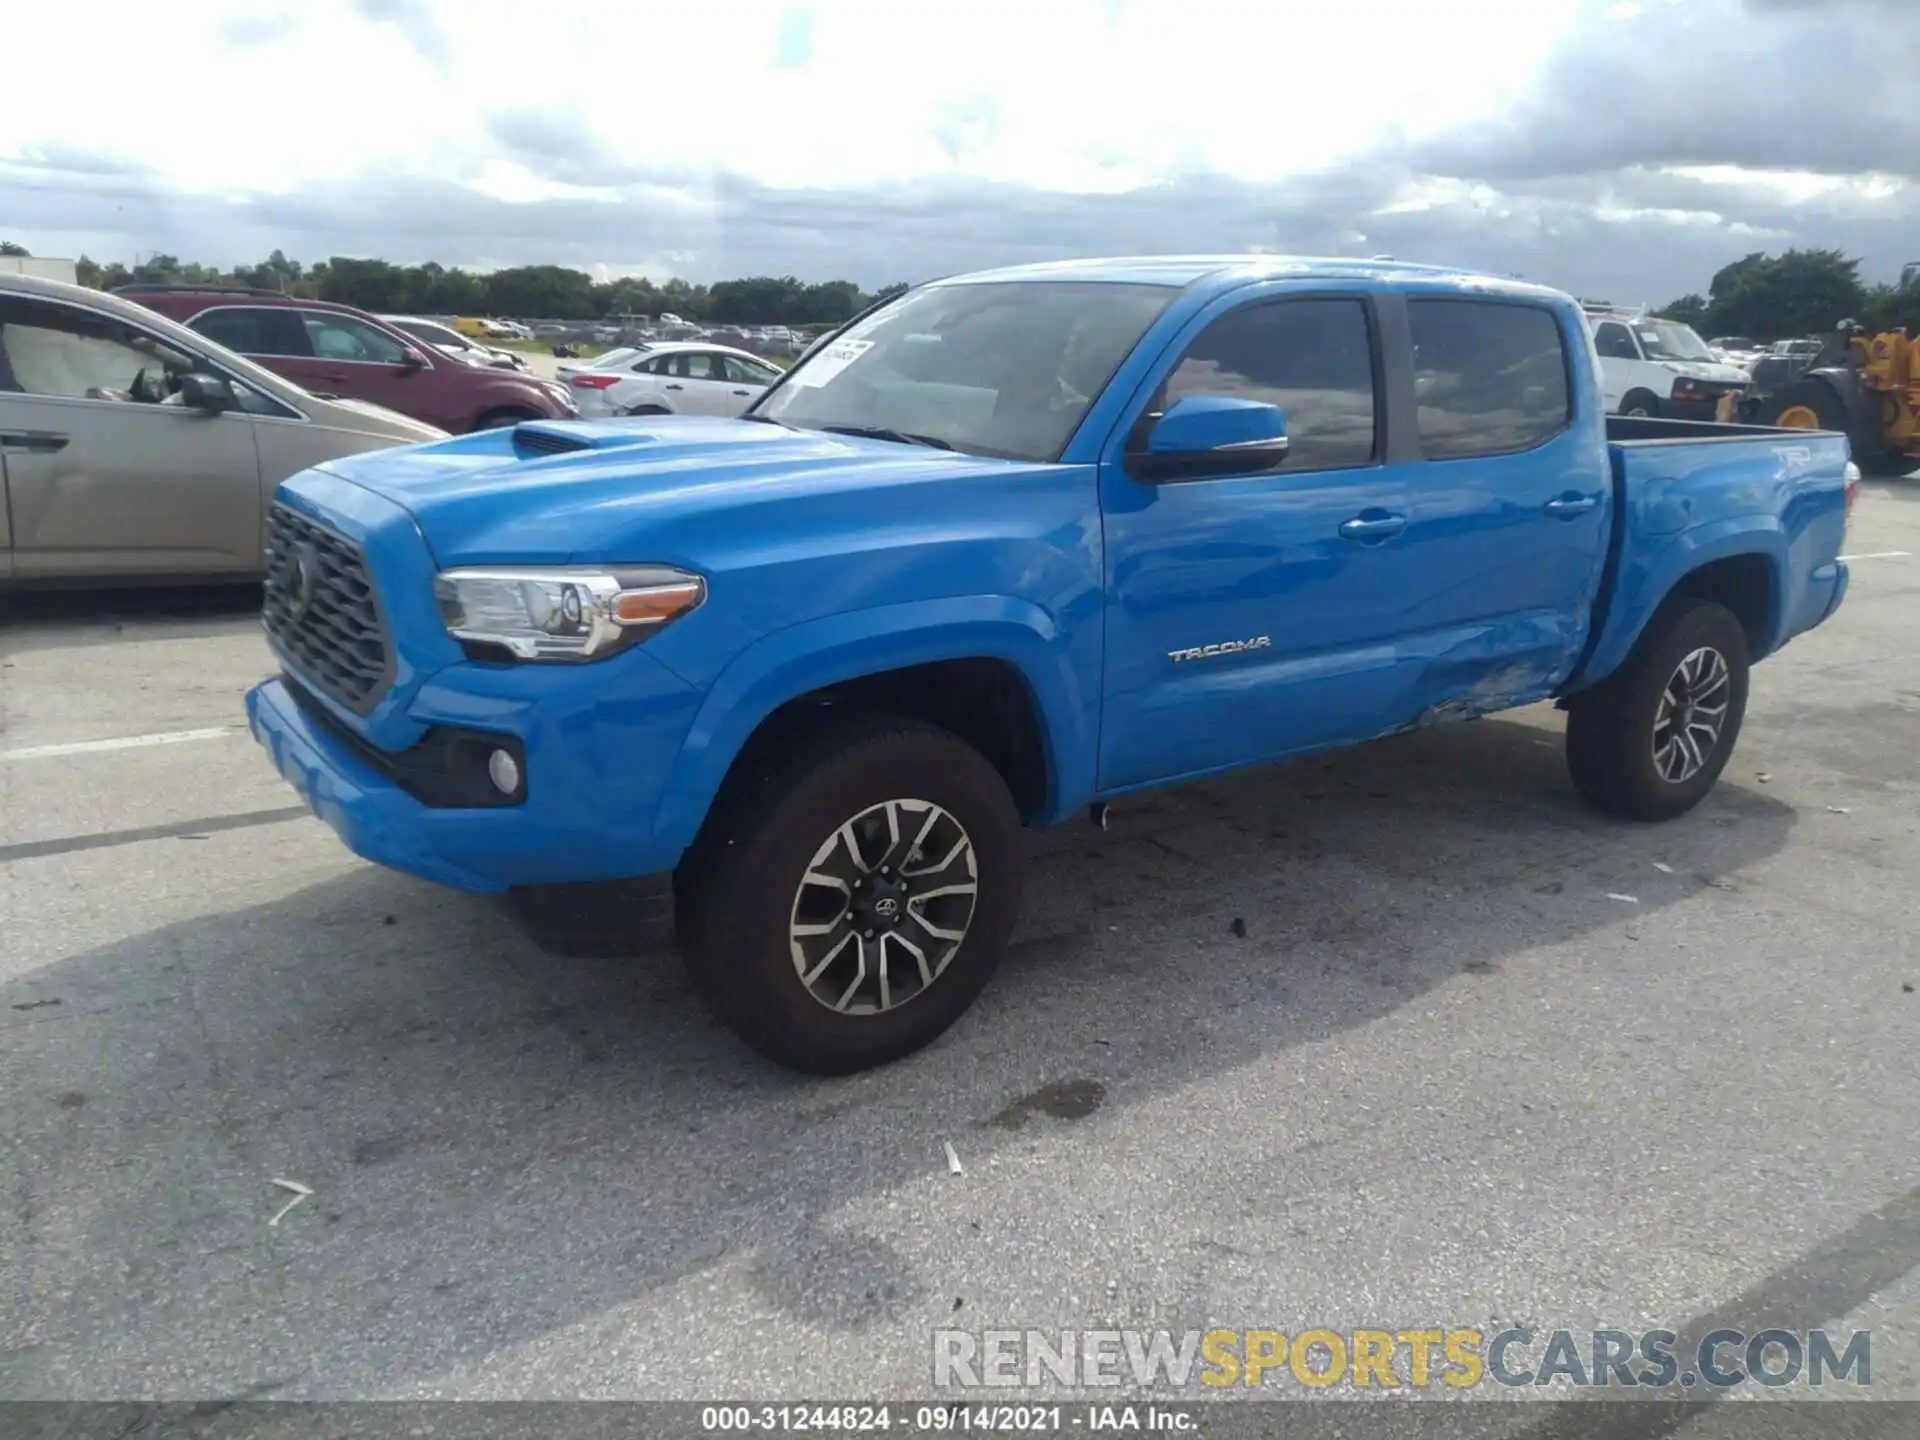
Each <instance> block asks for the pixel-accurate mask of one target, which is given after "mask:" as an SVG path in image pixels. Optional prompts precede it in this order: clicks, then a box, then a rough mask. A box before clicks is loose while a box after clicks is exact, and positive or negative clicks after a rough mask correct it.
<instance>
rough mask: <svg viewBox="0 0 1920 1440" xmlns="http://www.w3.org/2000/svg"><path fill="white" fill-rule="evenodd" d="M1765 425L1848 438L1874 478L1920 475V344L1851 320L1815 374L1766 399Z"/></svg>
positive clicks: (1899, 333) (1901, 332) (1807, 372)
mask: <svg viewBox="0 0 1920 1440" xmlns="http://www.w3.org/2000/svg"><path fill="white" fill-rule="evenodd" d="M1756 368H1758V367H1756ZM1758 378H1759V377H1758V376H1756V379H1758ZM1757 418H1758V419H1759V420H1760V422H1761V423H1762V424H1766V425H1784V426H1786V427H1788V428H1790V429H1794V430H1839V431H1842V432H1844V433H1845V434H1846V436H1847V438H1848V439H1849V440H1851V441H1852V442H1853V459H1854V463H1855V464H1856V465H1858V466H1859V467H1860V468H1861V470H1863V471H1864V472H1866V473H1867V474H1869V475H1876V474H1877V475H1904V474H1906V473H1908V472H1909V471H1911V470H1914V469H1920V340H1911V339H1909V338H1908V337H1907V332H1906V331H1905V330H1886V331H1882V332H1881V333H1880V334H1877V335H1874V334H1870V333H1868V331H1867V328H1866V327H1865V326H1864V325H1859V324H1856V323H1855V322H1854V321H1852V320H1843V321H1841V322H1840V327H1839V328H1838V329H1837V330H1836V331H1835V332H1834V335H1833V338H1832V339H1831V340H1829V341H1828V342H1827V347H1826V349H1824V350H1822V351H1821V352H1820V354H1819V356H1818V358H1816V359H1815V360H1814V362H1813V365H1812V367H1811V368H1809V369H1807V370H1805V371H1802V372H1801V374H1800V375H1799V376H1797V377H1796V378H1794V379H1793V380H1791V381H1789V382H1788V383H1787V384H1785V385H1783V386H1781V387H1780V388H1779V389H1778V390H1777V391H1775V392H1774V393H1773V394H1772V395H1769V396H1768V397H1767V398H1766V399H1764V400H1763V401H1762V402H1761V403H1760V407H1759V415H1758V417H1757Z"/></svg>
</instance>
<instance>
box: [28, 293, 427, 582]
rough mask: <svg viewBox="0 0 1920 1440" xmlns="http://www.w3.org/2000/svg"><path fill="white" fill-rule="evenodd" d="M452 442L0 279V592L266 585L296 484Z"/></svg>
mask: <svg viewBox="0 0 1920 1440" xmlns="http://www.w3.org/2000/svg"><path fill="white" fill-rule="evenodd" d="M445 433H446V432H445V431H442V430H438V429H435V428H434V427H433V426H430V425H423V424H421V423H420V422H419V421H417V420H409V419H408V418H407V417H406V416H404V415H396V414H394V413H393V412H392V411H389V410H381V409H377V408H375V407H373V406H371V405H365V404H362V403H360V402H359V401H355V400H323V399H321V398H320V397H319V396H317V395H312V394H309V393H308V392H307V391H305V390H303V389H301V388H300V387H299V386H298V385H295V384H293V383H292V382H290V381H288V380H286V379H284V378H282V377H281V376H278V375H275V374H273V373H272V372H271V371H268V370H265V369H263V368H262V367H260V366H259V365H256V364H254V363H253V362H252V361H251V360H248V359H245V358H244V357H242V356H239V355H236V354H234V353H233V352H231V351H229V350H226V349H223V348H222V347H221V346H219V345H216V344H213V343H212V342H211V341H209V340H207V339H206V338H205V337H204V336H200V335H196V334H194V333H192V332H191V331H189V330H187V329H185V328H183V327H182V326H180V325H177V324H175V323H174V322H173V321H171V320H168V319H165V318H164V317H162V316H160V315H156V314H154V313H153V312H152V311H150V310H145V309H142V308H141V307H140V306H138V305H134V304H131V303H129V302H128V301H125V300H122V299H119V298H117V297H115V296H112V295H103V294H101V293H100V292H99V291H98V290H86V289H82V288H80V287H79V286H77V285H66V284H61V283H59V282H56V281H51V280H39V279H28V278H25V277H22V276H12V275H0V582H6V581H12V582H15V583H19V582H44V581H65V580H87V581H96V580H143V581H157V580H168V579H180V578H191V579H200V580H207V579H228V578H232V579H248V578H255V577H258V576H259V575H260V573H261V571H262V568H263V563H264V562H263V554H262V537H263V534H264V531H265V520H266V513H267V506H268V502H269V500H270V498H271V496H272V494H273V490H274V487H275V486H277V485H278V484H279V483H280V482H281V481H282V480H284V479H285V478H286V477H287V476H289V475H291V474H293V473H294V472H295V471H299V470H305V469H306V468H307V467H308V466H310V465H317V464H320V463H322V462H323V461H328V460H334V459H337V458H339V457H340V456H342V455H350V454H353V453H355V452H357V451H361V450H370V449H376V448H379V447H383V446H389V445H407V444H414V443H418V442H420V441H425V440H436V439H442V438H444V436H445Z"/></svg>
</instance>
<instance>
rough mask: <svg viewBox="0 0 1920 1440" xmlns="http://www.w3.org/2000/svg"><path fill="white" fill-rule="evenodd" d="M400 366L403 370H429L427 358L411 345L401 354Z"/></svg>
mask: <svg viewBox="0 0 1920 1440" xmlns="http://www.w3.org/2000/svg"><path fill="white" fill-rule="evenodd" d="M400 364H401V367H402V368H403V369H407V370H424V369H426V368H427V357H426V356H425V355H422V354H421V353H420V352H419V351H418V350H417V349H415V348H414V347H413V346H411V345H409V346H407V348H406V349H405V350H403V351H401V352H400Z"/></svg>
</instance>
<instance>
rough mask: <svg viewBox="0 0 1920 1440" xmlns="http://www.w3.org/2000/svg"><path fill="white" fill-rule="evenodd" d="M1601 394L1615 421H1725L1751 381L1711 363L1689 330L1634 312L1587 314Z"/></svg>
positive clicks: (1743, 374) (1713, 360) (1713, 359)
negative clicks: (1661, 418) (1623, 417)
mask: <svg viewBox="0 0 1920 1440" xmlns="http://www.w3.org/2000/svg"><path fill="white" fill-rule="evenodd" d="M1587 323H1588V325H1589V326H1590V327H1591V329H1592V333H1593V345H1594V349H1595V351H1596V352H1597V353H1598V354H1599V357H1600V383H1601V392H1602V394H1603V395H1604V396H1605V399H1606V403H1607V409H1608V411H1609V412H1611V413H1613V414H1616V415H1631V416H1636V417H1654V416H1661V415H1664V416H1668V417H1670V418H1674V419H1682V420H1688V419H1691V420H1715V419H1718V420H1726V419H1730V418H1731V417H1732V416H1733V415H1734V413H1735V412H1736V411H1737V409H1738V407H1739V404H1740V401H1741V399H1742V398H1743V397H1744V396H1745V394H1746V392H1747V388H1748V386H1749V384H1750V383H1751V382H1750V377H1749V376H1748V375H1747V372H1746V371H1744V370H1742V369H1741V368H1740V367H1739V366H1737V365H1730V364H1728V363H1727V362H1726V361H1724V360H1720V359H1718V358H1717V357H1715V355H1714V353H1713V351H1711V350H1710V349H1708V348H1707V343H1706V342H1705V341H1704V340H1702V339H1701V338H1700V337H1699V336H1698V335H1696V334H1694V332H1693V329H1692V327H1691V326H1687V325H1682V324H1680V323H1679V322H1678V321H1675V320H1662V319H1659V318H1658V317H1653V316H1647V315H1643V314H1640V313H1638V312H1631V311H1629V312H1619V311H1610V310H1595V309H1591V308H1590V309H1588V311H1587Z"/></svg>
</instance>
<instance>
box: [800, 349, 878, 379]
mask: <svg viewBox="0 0 1920 1440" xmlns="http://www.w3.org/2000/svg"><path fill="white" fill-rule="evenodd" d="M872 348H873V341H871V340H836V341H834V342H833V344H831V345H829V346H827V348H826V349H824V350H822V351H821V352H820V353H819V354H818V355H815V356H814V357H813V358H812V359H811V360H809V361H807V363H806V364H804V365H802V366H801V367H800V368H799V369H798V370H797V371H795V372H794V376H793V379H792V380H790V381H789V382H788V383H789V384H791V385H796V386H808V385H824V384H826V383H827V382H828V381H829V380H831V379H833V377H834V376H836V375H838V374H839V373H840V372H841V371H842V370H844V369H846V368H847V366H849V365H851V364H852V363H853V362H854V361H856V360H858V359H859V358H860V357H861V356H862V355H864V354H866V353H867V351H869V350H871V349H872Z"/></svg>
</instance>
